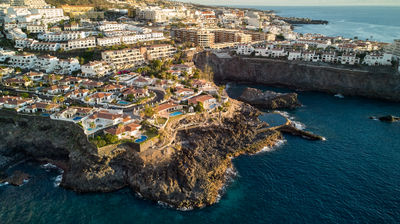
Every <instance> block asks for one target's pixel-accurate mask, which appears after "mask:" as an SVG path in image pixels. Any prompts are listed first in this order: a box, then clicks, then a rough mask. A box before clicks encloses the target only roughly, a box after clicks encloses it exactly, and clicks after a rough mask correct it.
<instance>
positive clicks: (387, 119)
mask: <svg viewBox="0 0 400 224" xmlns="http://www.w3.org/2000/svg"><path fill="white" fill-rule="evenodd" d="M378 119H379V120H380V121H384V122H396V121H400V117H396V116H393V115H387V116H383V117H379V118H378Z"/></svg>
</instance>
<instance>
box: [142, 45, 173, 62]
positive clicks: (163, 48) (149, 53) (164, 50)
mask: <svg viewBox="0 0 400 224" xmlns="http://www.w3.org/2000/svg"><path fill="white" fill-rule="evenodd" d="M142 49H143V48H142ZM142 49H141V51H142V52H143V51H144V49H143V50H142ZM175 52H176V49H175V48H174V47H173V46H172V45H169V44H158V45H152V46H149V47H147V48H145V55H146V59H147V60H156V59H163V58H170V57H173V56H174V54H175Z"/></svg>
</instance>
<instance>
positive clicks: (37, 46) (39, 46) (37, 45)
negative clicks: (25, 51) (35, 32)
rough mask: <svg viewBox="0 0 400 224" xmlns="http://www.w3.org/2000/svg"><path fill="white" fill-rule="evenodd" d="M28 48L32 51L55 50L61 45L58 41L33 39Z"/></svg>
mask: <svg viewBox="0 0 400 224" xmlns="http://www.w3.org/2000/svg"><path fill="white" fill-rule="evenodd" d="M29 48H30V49H31V50H34V51H57V50H58V49H60V48H61V46H60V43H51V42H39V41H34V42H33V43H32V44H31V45H30V46H29Z"/></svg>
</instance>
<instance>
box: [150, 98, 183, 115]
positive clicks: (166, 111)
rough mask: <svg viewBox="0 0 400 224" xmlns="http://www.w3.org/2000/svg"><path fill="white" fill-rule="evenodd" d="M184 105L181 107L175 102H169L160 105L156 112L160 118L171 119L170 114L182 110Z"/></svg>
mask: <svg viewBox="0 0 400 224" xmlns="http://www.w3.org/2000/svg"><path fill="white" fill-rule="evenodd" d="M182 108H183V105H179V104H176V103H173V102H167V103H163V104H160V105H158V106H157V107H156V112H157V114H158V116H161V117H169V115H170V113H171V112H173V111H177V110H181V109H182Z"/></svg>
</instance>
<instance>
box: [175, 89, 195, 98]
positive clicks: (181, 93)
mask: <svg viewBox="0 0 400 224" xmlns="http://www.w3.org/2000/svg"><path fill="white" fill-rule="evenodd" d="M175 94H176V95H178V96H191V95H193V94H194V90H193V89H189V88H177V89H176V91H175Z"/></svg>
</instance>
